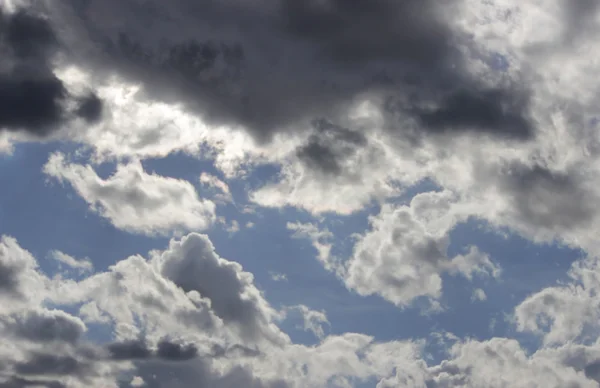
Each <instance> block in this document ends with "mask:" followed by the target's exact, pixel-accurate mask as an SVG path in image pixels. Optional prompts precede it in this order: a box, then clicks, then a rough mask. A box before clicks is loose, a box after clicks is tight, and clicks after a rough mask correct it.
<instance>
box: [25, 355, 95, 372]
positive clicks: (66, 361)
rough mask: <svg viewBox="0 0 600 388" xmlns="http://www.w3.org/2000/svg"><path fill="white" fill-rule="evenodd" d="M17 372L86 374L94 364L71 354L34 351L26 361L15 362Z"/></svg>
mask: <svg viewBox="0 0 600 388" xmlns="http://www.w3.org/2000/svg"><path fill="white" fill-rule="evenodd" d="M14 369H15V372H16V373H18V374H20V375H25V376H35V375H37V376H44V375H51V376H86V375H88V374H90V373H91V372H92V365H91V364H90V363H88V362H85V361H81V360H78V359H77V358H75V357H73V356H69V355H55V354H49V353H34V354H32V355H31V356H30V358H29V359H28V360H26V361H22V362H18V363H16V364H15V367H14Z"/></svg>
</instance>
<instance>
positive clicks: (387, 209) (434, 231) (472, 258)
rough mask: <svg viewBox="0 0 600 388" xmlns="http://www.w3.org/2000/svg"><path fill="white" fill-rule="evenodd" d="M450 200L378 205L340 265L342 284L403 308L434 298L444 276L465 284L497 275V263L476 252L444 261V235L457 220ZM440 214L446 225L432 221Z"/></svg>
mask: <svg viewBox="0 0 600 388" xmlns="http://www.w3.org/2000/svg"><path fill="white" fill-rule="evenodd" d="M452 201H453V198H452V195H451V194H450V193H448V192H439V193H434V192H432V193H424V194H418V195H417V196H415V197H414V198H413V199H412V200H411V202H410V206H406V205H402V206H392V205H384V206H383V207H382V208H381V212H380V214H379V215H377V216H372V217H371V219H370V222H371V230H370V231H368V232H366V233H365V234H364V235H362V236H361V237H360V238H359V239H358V240H357V242H356V245H355V246H354V252H353V255H352V257H351V258H350V259H349V261H348V262H347V263H345V272H344V273H343V275H342V276H343V279H344V281H345V283H346V285H347V286H348V287H350V288H352V289H354V290H356V291H357V292H358V293H359V294H361V295H372V294H379V295H381V296H383V297H384V298H385V299H387V300H389V301H390V302H392V303H394V304H396V305H398V306H407V305H409V304H410V303H411V302H412V301H413V300H414V299H415V298H417V297H428V298H432V299H437V298H439V297H440V296H441V291H442V274H444V273H449V274H460V275H462V276H464V277H466V278H467V279H471V278H472V276H473V275H482V276H493V277H497V276H499V274H500V268H499V267H498V266H497V264H495V263H493V262H492V261H491V260H490V258H489V257H488V256H487V255H486V254H484V253H482V252H480V251H479V250H478V249H477V248H476V247H471V248H470V249H469V251H468V252H467V253H466V254H462V255H457V256H455V257H452V258H450V257H448V255H447V253H446V252H447V249H448V244H449V240H448V233H449V231H450V230H451V229H452V228H453V227H454V225H455V224H456V222H458V221H459V219H460V218H457V217H453V216H452V215H449V213H447V211H448V207H450V206H452ZM440 211H441V212H443V213H446V217H448V218H447V219H446V220H444V219H443V218H437V217H436V215H437V214H438V212H440Z"/></svg>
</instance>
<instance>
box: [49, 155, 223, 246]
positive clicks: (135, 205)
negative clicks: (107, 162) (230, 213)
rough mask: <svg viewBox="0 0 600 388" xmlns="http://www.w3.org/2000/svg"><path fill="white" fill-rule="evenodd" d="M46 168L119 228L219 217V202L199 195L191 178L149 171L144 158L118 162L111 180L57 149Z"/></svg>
mask: <svg viewBox="0 0 600 388" xmlns="http://www.w3.org/2000/svg"><path fill="white" fill-rule="evenodd" d="M44 172H45V173H46V174H47V175H49V176H51V177H53V178H56V179H58V180H59V181H60V182H67V183H69V184H71V185H72V186H73V188H74V189H75V191H76V192H77V193H78V194H79V195H80V196H81V197H82V198H83V199H84V200H85V201H86V202H87V203H88V204H89V205H90V208H91V209H92V210H94V211H96V212H98V213H99V214H100V215H101V216H103V217H105V218H107V219H109V220H110V221H111V222H112V224H113V225H115V227H117V228H120V229H124V230H127V231H131V232H135V233H143V234H151V235H152V234H165V233H168V232H171V231H181V230H202V229H205V228H207V227H208V226H209V225H210V224H211V223H212V222H214V221H215V219H216V216H215V204H214V203H213V202H211V201H209V200H206V199H201V198H199V197H198V194H197V193H196V190H195V189H194V186H192V184H191V183H189V182H187V181H184V180H179V179H174V178H168V177H161V176H158V175H155V174H148V173H146V172H145V171H144V169H143V167H142V165H141V163H140V162H139V161H132V162H130V163H128V164H119V165H118V166H117V170H116V171H115V173H114V174H113V175H112V176H110V177H108V178H107V179H102V178H101V177H99V176H98V175H97V174H96V172H95V171H94V170H93V168H92V167H91V166H90V165H86V166H83V165H79V164H75V163H69V162H67V161H66V160H65V156H64V155H63V154H60V153H55V154H53V155H52V156H51V157H50V159H49V160H48V163H47V164H46V165H45V166H44Z"/></svg>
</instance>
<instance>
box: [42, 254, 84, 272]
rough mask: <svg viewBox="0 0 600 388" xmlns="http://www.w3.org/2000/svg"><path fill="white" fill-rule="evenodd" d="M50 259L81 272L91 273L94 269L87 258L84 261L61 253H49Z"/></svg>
mask: <svg viewBox="0 0 600 388" xmlns="http://www.w3.org/2000/svg"><path fill="white" fill-rule="evenodd" d="M50 257H52V258H53V259H54V260H56V261H58V262H59V263H62V264H64V265H66V266H68V267H70V268H73V269H78V270H79V271H81V272H91V271H93V269H94V265H93V264H92V261H91V260H90V259H88V258H87V257H86V258H84V259H76V258H74V257H73V256H70V255H67V254H66V253H64V252H61V251H56V250H54V251H51V252H50Z"/></svg>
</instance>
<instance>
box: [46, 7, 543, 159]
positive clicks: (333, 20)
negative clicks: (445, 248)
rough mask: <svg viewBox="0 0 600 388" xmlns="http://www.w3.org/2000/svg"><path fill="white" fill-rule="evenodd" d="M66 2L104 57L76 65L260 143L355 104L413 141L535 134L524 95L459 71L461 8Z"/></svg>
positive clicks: (71, 19) (70, 19) (81, 32)
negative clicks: (381, 104) (371, 104)
mask: <svg viewBox="0 0 600 388" xmlns="http://www.w3.org/2000/svg"><path fill="white" fill-rule="evenodd" d="M67 3H68V4H71V10H70V11H71V12H70V13H69V12H62V13H60V12H58V11H57V12H58V14H59V16H58V18H59V20H61V19H60V18H63V19H62V20H61V22H62V23H64V24H67V25H69V26H70V27H71V28H72V31H71V34H73V35H77V36H78V37H80V39H83V37H85V36H90V37H91V38H90V39H89V41H87V44H88V45H90V46H93V47H95V48H96V49H98V50H99V51H100V52H101V53H100V54H98V55H97V56H95V57H86V58H83V57H79V58H78V60H80V61H82V62H83V63H87V65H89V66H91V68H93V69H94V71H97V72H100V73H103V74H108V73H111V72H114V71H116V72H117V73H120V74H121V75H124V76H125V77H126V78H129V79H130V80H132V81H135V82H142V83H143V84H144V85H145V91H146V93H147V95H148V96H150V97H152V98H156V99H163V100H172V101H178V102H184V103H185V104H186V105H187V106H188V107H189V108H190V109H193V110H196V111H197V112H199V113H200V114H202V115H203V116H204V117H205V118H206V119H207V120H208V121H209V122H211V121H212V122H217V123H225V124H241V125H242V126H244V127H246V128H248V129H249V130H250V132H251V133H252V135H254V137H255V138H256V139H258V140H260V141H268V140H269V139H271V137H272V136H273V135H274V134H275V133H278V132H281V131H284V130H285V129H286V128H289V127H292V126H298V125H299V126H301V127H306V128H308V127H310V125H309V124H310V122H311V121H312V120H314V119H315V118H326V119H328V120H332V121H333V122H335V121H337V119H338V118H340V117H344V116H346V113H347V112H348V109H349V107H350V105H351V104H352V103H353V102H354V101H355V100H356V99H357V98H362V97H376V98H375V99H373V100H374V101H375V100H381V101H385V100H387V99H388V97H389V98H392V99H393V100H396V101H401V102H402V103H398V104H395V105H394V107H395V108H394V113H395V114H396V115H400V116H401V117H402V119H403V121H405V120H406V118H410V119H412V120H413V121H414V122H416V123H419V124H420V125H421V127H422V128H421V129H422V131H423V132H422V134H438V133H440V132H441V129H445V130H448V131H459V132H463V131H465V130H469V131H483V132H484V133H487V134H491V135H499V136H502V137H509V138H512V139H519V140H527V139H530V138H532V137H533V136H534V129H533V125H532V124H531V123H530V122H529V120H528V117H527V104H526V103H522V102H523V101H525V102H527V98H528V96H527V94H521V93H520V92H518V91H516V89H515V88H513V87H510V86H507V87H504V86H501V85H497V86H495V87H490V86H489V85H486V84H485V83H484V82H483V81H481V80H479V79H476V78H475V77H474V76H473V75H471V74H470V72H469V71H467V70H466V65H465V64H466V62H467V61H469V59H468V58H465V57H464V55H463V54H461V50H460V47H461V46H462V45H464V44H466V43H465V42H466V38H465V37H463V36H462V34H461V32H460V31H456V30H455V29H454V28H451V24H452V23H450V21H451V20H452V17H453V15H454V13H453V11H452V9H453V7H454V6H462V5H463V2H462V0H452V1H447V2H440V1H434V0H420V1H416V0H408V1H391V0H373V1H369V2H360V1H356V0H352V1H341V0H325V1H317V0H309V1H302V2H298V1H294V0H278V1H275V2H251V3H247V2H232V1H226V2H215V1H205V2H202V4H198V3H196V2H192V1H189V0H177V1H173V2H169V4H165V3H164V2H160V3H159V2H155V1H146V2H144V3H143V5H141V4H137V3H134V2H131V1H119V2H117V1H103V2H102V6H100V3H99V2H97V1H90V2H87V3H86V4H87V5H83V4H82V3H81V2H76V1H75V0H70V1H69V2H67ZM55 14H56V13H55ZM105 18H111V19H112V20H113V21H114V23H112V22H111V23H112V24H111V25H109V24H107V23H104V20H105ZM147 25H152V26H153V27H152V29H151V31H149V30H148V28H146V26H147ZM77 26H80V27H77ZM82 26H85V27H82ZM111 26H118V27H115V28H113V27H111ZM78 28H79V29H78ZM471 49H475V48H473V47H471ZM463 90H467V91H468V92H464V91H463ZM465 93H466V94H465ZM513 100H514V101H516V102H514V101H513ZM469 104H475V105H476V106H478V107H480V108H481V109H479V110H477V111H474V110H473V109H466V105H469ZM423 106H429V107H430V108H429V110H427V111H423V109H424V108H423ZM395 120H396V118H395V116H394V115H389V125H388V127H389V128H390V129H391V130H394V131H396V132H399V135H401V134H402V133H400V132H401V131H400V130H399V129H398V128H399V127H401V125H400V123H399V122H396V121H395ZM445 120H448V122H447V123H446V122H445ZM357 145H358V144H357ZM329 152H330V151H329V148H328V147H325V146H323V145H321V144H320V143H318V142H312V143H310V144H309V145H308V148H307V149H306V151H305V153H307V154H310V155H312V156H313V159H315V158H316V159H319V158H320V159H322V162H323V165H325V166H329V168H333V169H334V170H335V167H334V166H335V163H334V162H333V161H332V160H331V159H332V157H331V155H330V154H329ZM320 153H322V154H323V156H315V155H318V154H320ZM332 166H333V167H332Z"/></svg>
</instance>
